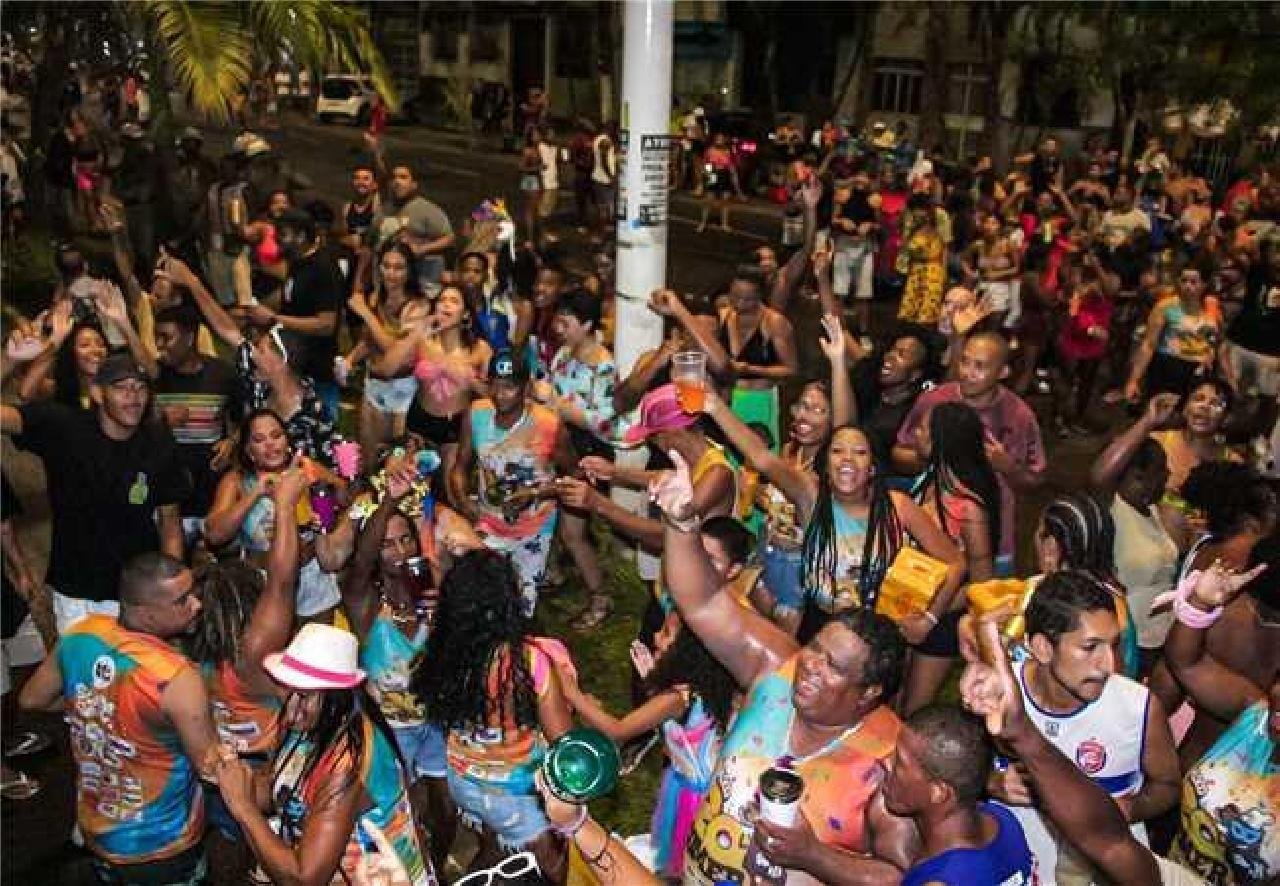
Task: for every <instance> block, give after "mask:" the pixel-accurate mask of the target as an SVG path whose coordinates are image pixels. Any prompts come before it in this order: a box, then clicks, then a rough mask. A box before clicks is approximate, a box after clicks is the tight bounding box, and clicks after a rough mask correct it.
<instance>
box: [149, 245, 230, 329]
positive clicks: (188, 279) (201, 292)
mask: <svg viewBox="0 0 1280 886" xmlns="http://www.w3.org/2000/svg"><path fill="white" fill-rule="evenodd" d="M165 267H166V269H167V270H168V272H169V279H170V280H171V281H173V283H174V284H176V285H178V286H182V287H184V288H185V289H186V290H187V291H188V292H190V293H191V297H192V298H193V299H195V303H196V307H197V308H199V309H200V313H201V314H203V315H204V320H205V322H206V323H208V324H209V328H210V329H212V330H213V331H214V333H215V334H216V335H217V336H218V338H220V339H222V340H223V342H225V343H226V344H227V346H228V347H231V348H238V347H240V344H241V343H242V342H243V341H244V333H242V332H241V331H240V327H239V326H238V325H237V324H236V321H235V320H234V319H233V318H232V317H231V315H230V314H228V313H227V312H226V310H225V309H224V308H223V307H222V305H220V304H218V300H217V299H216V298H214V297H213V296H212V295H211V294H210V293H209V290H208V289H206V288H205V286H204V283H202V282H201V281H200V278H199V277H197V276H196V275H195V274H194V273H193V272H192V270H191V268H189V267H187V264H186V262H184V261H182V259H180V258H176V257H175V256H172V255H171V256H169V260H168V261H167V262H166V263H165Z"/></svg>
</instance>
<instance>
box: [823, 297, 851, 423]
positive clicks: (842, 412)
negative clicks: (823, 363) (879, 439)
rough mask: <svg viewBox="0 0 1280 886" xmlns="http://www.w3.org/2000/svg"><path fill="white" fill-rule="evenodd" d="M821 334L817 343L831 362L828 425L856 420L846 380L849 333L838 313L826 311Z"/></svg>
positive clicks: (849, 386) (849, 385) (849, 388)
mask: <svg viewBox="0 0 1280 886" xmlns="http://www.w3.org/2000/svg"><path fill="white" fill-rule="evenodd" d="M822 332H823V335H822V337H821V338H820V339H818V346H819V347H821V348H822V353H823V354H824V355H825V356H826V358H827V361H828V362H830V363H831V427H833V428H843V427H844V426H845V425H849V424H853V423H854V422H855V421H857V420H858V404H857V400H856V399H855V398H854V396H853V384H852V383H851V382H850V381H849V365H848V361H847V360H846V359H845V354H847V353H848V342H849V333H848V332H846V331H845V328H844V324H842V323H841V322H840V315H839V314H826V315H825V316H823V318H822Z"/></svg>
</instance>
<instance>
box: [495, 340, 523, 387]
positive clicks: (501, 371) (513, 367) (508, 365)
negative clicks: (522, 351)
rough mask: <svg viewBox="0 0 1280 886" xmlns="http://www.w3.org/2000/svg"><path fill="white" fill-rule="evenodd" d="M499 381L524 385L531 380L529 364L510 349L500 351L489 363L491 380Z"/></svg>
mask: <svg viewBox="0 0 1280 886" xmlns="http://www.w3.org/2000/svg"><path fill="white" fill-rule="evenodd" d="M499 379H501V380H503V381H512V382H515V383H516V384H518V385H522V384H524V383H525V382H527V381H528V380H529V364H528V362H527V361H525V360H522V359H520V355H519V354H517V353H516V352H515V351H513V350H511V349H510V348H504V349H503V350H501V351H498V353H496V354H494V355H493V360H491V361H490V362H489V380H490V381H497V380H499Z"/></svg>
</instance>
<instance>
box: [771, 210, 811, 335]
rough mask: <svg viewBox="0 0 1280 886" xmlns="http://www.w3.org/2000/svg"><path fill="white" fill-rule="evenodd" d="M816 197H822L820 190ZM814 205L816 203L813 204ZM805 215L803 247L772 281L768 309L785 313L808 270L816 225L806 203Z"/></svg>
mask: <svg viewBox="0 0 1280 886" xmlns="http://www.w3.org/2000/svg"><path fill="white" fill-rule="evenodd" d="M818 196H819V197H821V196H822V192H821V190H819V191H818ZM815 205H816V203H815ZM803 208H804V213H805V216H804V218H805V246H804V248H802V249H799V250H797V251H796V254H795V255H793V256H791V258H789V259H787V263H786V264H785V265H783V266H782V268H781V269H779V271H778V274H777V276H776V277H775V278H774V280H773V288H772V289H771V290H770V292H769V302H768V304H769V307H771V308H773V309H774V310H775V311H782V312H785V311H786V310H787V308H788V307H789V306H790V304H791V296H792V294H793V293H794V292H795V291H796V287H798V286H799V285H800V283H801V281H803V280H804V275H805V272H806V271H808V269H809V254H810V253H811V252H812V251H813V240H814V233H815V231H816V228H817V224H816V222H815V220H814V214H815V208H814V206H811V205H809V204H808V203H807V202H806V203H805V205H804V207H803Z"/></svg>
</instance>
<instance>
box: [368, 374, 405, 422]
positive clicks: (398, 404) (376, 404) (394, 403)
mask: <svg viewBox="0 0 1280 886" xmlns="http://www.w3.org/2000/svg"><path fill="white" fill-rule="evenodd" d="M417 393H418V380H417V379H416V378H414V377H413V376H412V375H408V376H405V377H404V378H374V377H373V376H372V375H370V376H367V377H366V378H365V380H364V398H365V400H367V401H369V405H370V406H372V407H373V408H374V409H376V410H378V411H379V412H384V413H389V414H391V415H404V414H405V413H407V412H408V411H409V407H410V406H412V405H413V398H414V396H416V395H417Z"/></svg>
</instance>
